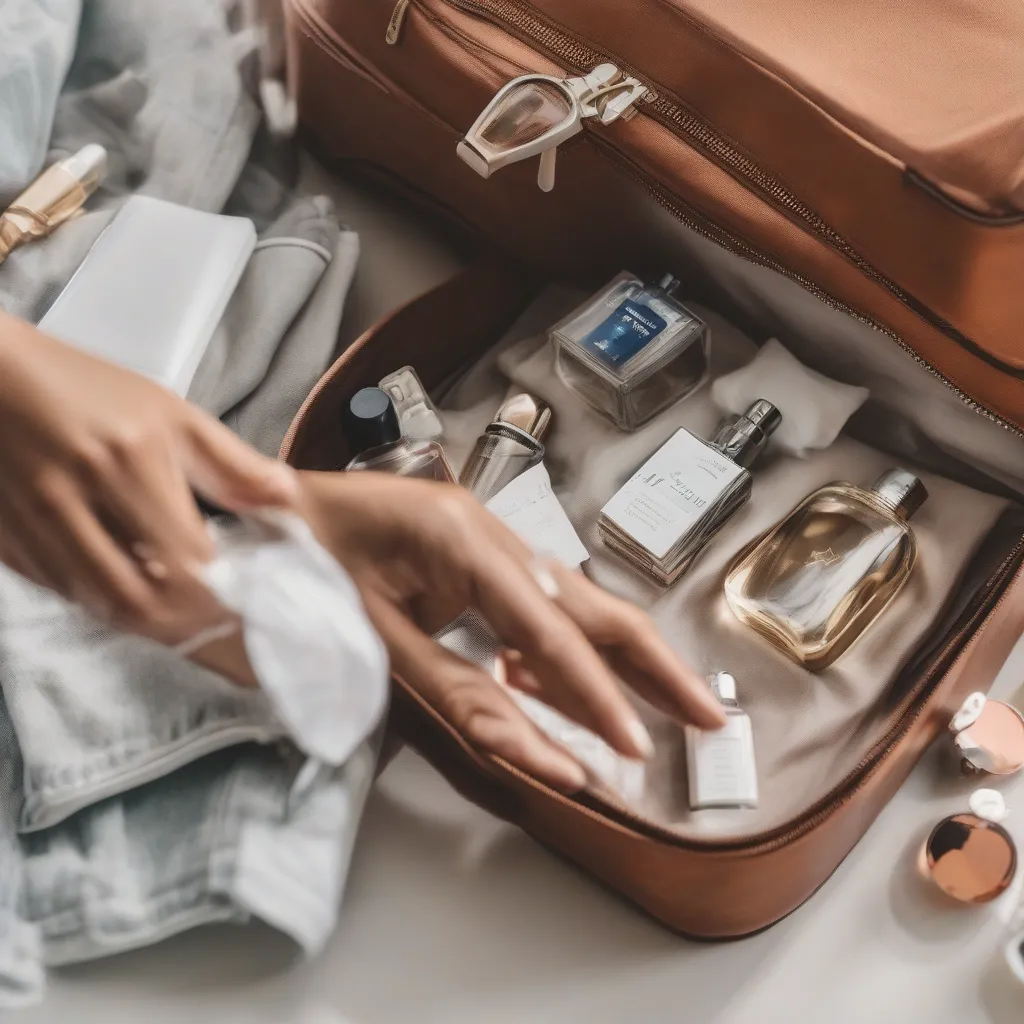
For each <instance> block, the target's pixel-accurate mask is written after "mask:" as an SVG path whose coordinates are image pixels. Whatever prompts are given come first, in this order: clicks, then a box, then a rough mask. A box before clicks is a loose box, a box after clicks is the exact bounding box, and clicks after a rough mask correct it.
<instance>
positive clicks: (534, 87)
mask: <svg viewBox="0 0 1024 1024" xmlns="http://www.w3.org/2000/svg"><path fill="white" fill-rule="evenodd" d="M571 117H572V104H571V103H570V101H569V97H568V96H567V95H566V94H565V93H564V92H563V91H562V90H561V89H559V88H558V87H557V86H555V85H552V84H551V83H550V82H524V83H523V84H522V85H520V86H519V87H518V88H516V89H512V90H511V91H510V92H508V93H506V94H505V96H503V97H502V98H501V99H500V100H499V101H498V102H497V103H496V104H495V106H494V107H493V109H492V110H491V111H490V116H489V117H488V118H487V120H486V121H485V122H484V124H483V126H482V127H481V128H480V130H479V132H478V134H477V136H476V142H477V144H482V145H483V146H484V147H485V148H487V149H489V150H491V151H492V152H494V153H507V152H508V151H509V150H512V149H518V148H519V147H520V146H525V145H526V144H527V143H530V142H533V141H534V140H536V139H539V138H540V137H541V136H542V135H543V134H544V133H545V132H549V131H551V129H552V128H557V127H558V126H559V125H561V124H564V123H565V122H566V121H568V120H569V119H570V118H571Z"/></svg>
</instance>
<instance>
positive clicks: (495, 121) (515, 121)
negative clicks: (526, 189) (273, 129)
mask: <svg viewBox="0 0 1024 1024" xmlns="http://www.w3.org/2000/svg"><path fill="white" fill-rule="evenodd" d="M409 2H410V0H399V6H398V7H396V8H395V15H394V16H393V17H392V22H394V21H395V20H396V18H397V17H398V14H399V10H400V9H401V10H403V11H404V9H405V8H406V7H408V5H409ZM398 21H399V23H400V21H401V19H400V18H398ZM646 91H647V89H646V86H644V85H643V83H642V82H640V81H639V80H638V79H636V78H631V77H629V76H628V75H625V74H623V73H622V72H621V71H620V70H619V69H618V68H617V67H616V66H615V65H614V64H599V65H598V66H597V67H596V68H594V70H593V71H591V72H590V74H589V75H584V76H581V77H579V78H554V77H552V76H551V75H521V76H520V77H519V78H516V79H513V80H512V81H511V82H509V83H508V85H506V86H505V87H504V88H503V89H500V90H498V92H497V94H496V95H495V96H494V98H493V99H492V100H491V102H490V103H488V104H487V106H486V107H485V108H484V111H483V113H482V114H481V115H480V116H479V117H478V118H477V119H476V121H475V122H474V123H473V126H472V127H471V128H470V129H469V131H468V132H467V133H466V137H465V138H464V139H463V140H462V141H461V142H460V143H459V145H458V150H457V152H458V155H459V156H460V157H461V159H462V160H464V161H465V162H466V163H467V164H469V166H470V167H472V168H473V170H474V171H476V172H477V173H478V174H479V175H480V176H481V177H484V178H489V177H490V176H491V175H492V174H493V173H494V172H495V171H497V170H498V169H500V168H502V167H505V166H507V165H508V164H514V163H518V162H519V161H521V160H528V159H530V157H534V156H536V157H540V167H539V168H538V171H537V185H538V186H539V187H540V189H541V191H543V192H550V191H551V190H552V189H553V188H554V187H555V162H556V152H557V149H558V147H559V146H560V145H561V144H562V143H563V142H566V141H567V140H568V139H571V138H572V137H573V136H574V135H577V134H579V132H581V131H583V122H584V120H585V119H587V118H594V119H596V120H597V121H600V123H601V124H611V123H612V122H613V121H617V120H618V119H619V118H620V117H628V116H629V114H630V112H632V111H633V106H634V104H635V103H636V102H637V100H638V99H640V98H641V97H642V96H643V95H644V93H645V92H646Z"/></svg>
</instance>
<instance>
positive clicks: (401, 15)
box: [384, 0, 412, 46]
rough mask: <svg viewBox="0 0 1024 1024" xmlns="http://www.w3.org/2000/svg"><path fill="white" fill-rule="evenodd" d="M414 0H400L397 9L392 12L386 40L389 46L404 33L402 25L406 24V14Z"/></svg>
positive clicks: (394, 43) (396, 5) (395, 42)
mask: <svg viewBox="0 0 1024 1024" xmlns="http://www.w3.org/2000/svg"><path fill="white" fill-rule="evenodd" d="M410 3H412V0H398V3H396V4H395V9H394V10H393V11H392V12H391V20H390V21H389V22H388V30H387V33H386V34H385V36H384V41H385V42H386V43H387V44H388V46H394V45H396V44H397V43H398V40H399V39H400V38H401V35H402V26H403V25H404V24H405V15H406V14H407V13H408V10H409V4H410Z"/></svg>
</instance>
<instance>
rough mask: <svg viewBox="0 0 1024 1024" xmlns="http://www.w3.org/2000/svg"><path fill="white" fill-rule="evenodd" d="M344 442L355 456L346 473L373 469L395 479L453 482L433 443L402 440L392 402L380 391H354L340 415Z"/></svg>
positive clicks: (439, 447) (442, 458)
mask: <svg viewBox="0 0 1024 1024" xmlns="http://www.w3.org/2000/svg"><path fill="white" fill-rule="evenodd" d="M344 431H345V439H346V440H347V441H348V445H349V451H350V452H353V453H355V457H354V458H353V459H352V461H351V462H350V463H349V464H348V465H347V466H346V467H345V469H346V470H347V471H348V472H350V473H351V472H355V471H358V470H366V469H370V470H376V471H377V472H381V473H393V474H395V475H396V476H412V477H417V478H419V479H421V480H438V481H442V482H445V483H455V474H454V473H453V472H452V468H451V466H449V465H448V459H447V458H446V457H445V454H444V449H443V448H442V447H441V446H440V445H439V444H438V443H437V442H436V441H423V440H415V439H413V438H407V437H402V428H401V426H400V425H399V421H398V413H397V412H396V411H395V406H394V403H393V402H392V401H391V399H390V397H389V396H388V395H387V393H386V392H384V391H382V390H381V389H380V388H363V389H362V390H361V391H357V392H356V393H355V394H354V395H353V396H352V398H351V399H349V403H348V405H347V406H346V407H345V413H344Z"/></svg>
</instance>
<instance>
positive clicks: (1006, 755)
mask: <svg viewBox="0 0 1024 1024" xmlns="http://www.w3.org/2000/svg"><path fill="white" fill-rule="evenodd" d="M949 728H950V731H951V732H952V733H953V742H954V743H956V745H957V746H958V747H959V748H960V752H961V754H962V755H963V759H964V762H965V767H966V768H967V769H968V770H974V771H983V772H989V773H991V774H992V775H1012V774H1013V773H1014V772H1018V771H1020V770H1021V768H1024V716H1022V715H1021V713H1020V712H1019V711H1018V710H1017V709H1016V708H1015V707H1013V705H1012V704H1007V703H1005V702H1004V701H1001V700H992V699H991V698H990V697H986V696H985V694H983V693H972V694H971V695H970V696H969V697H968V698H967V700H965V701H964V703H963V706H962V707H961V708H960V710H959V711H958V712H957V713H956V714H955V715H954V716H953V721H952V722H950V724H949Z"/></svg>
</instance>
